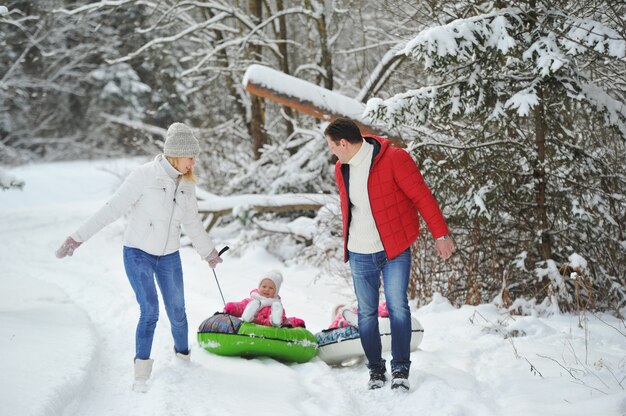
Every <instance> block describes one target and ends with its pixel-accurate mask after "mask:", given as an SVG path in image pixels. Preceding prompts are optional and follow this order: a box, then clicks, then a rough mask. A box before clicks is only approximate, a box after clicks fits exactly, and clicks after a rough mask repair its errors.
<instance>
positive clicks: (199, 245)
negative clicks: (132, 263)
mask: <svg viewBox="0 0 626 416" xmlns="http://www.w3.org/2000/svg"><path fill="white" fill-rule="evenodd" d="M162 158H163V155H158V156H157V157H156V158H155V159H154V160H153V161H152V162H148V163H146V164H144V165H141V166H139V167H137V168H135V169H134V170H133V171H132V172H131V173H130V175H128V177H127V178H126V180H125V181H124V183H122V185H121V186H120V187H119V189H118V190H117V191H116V192H115V194H114V195H113V196H112V197H111V199H110V200H109V201H108V202H107V203H106V204H105V205H104V206H103V207H102V208H101V209H100V210H99V211H98V212H96V213H95V214H94V215H93V216H92V217H91V218H89V219H88V220H87V221H86V222H85V223H84V224H83V225H82V226H81V227H80V228H79V229H78V231H76V232H75V233H74V234H73V235H72V238H73V239H74V240H76V241H87V240H88V239H89V238H91V237H92V236H93V235H94V234H96V233H97V232H98V231H100V230H101V229H102V228H104V227H105V226H107V225H108V224H110V223H112V222H113V221H115V220H116V219H118V218H119V217H121V216H122V215H124V214H125V213H126V212H127V211H128V210H129V209H130V218H129V220H128V226H127V228H126V231H125V233H124V245H125V246H127V247H134V248H138V249H140V250H143V251H145V252H146V253H149V254H152V255H155V256H162V255H167V254H171V253H173V252H175V251H176V250H178V249H179V248H180V233H181V225H182V226H183V227H184V228H185V232H186V233H187V235H188V236H189V238H190V239H191V242H192V244H193V246H194V248H195V249H196V251H197V252H198V253H199V254H200V256H201V257H202V258H206V257H207V256H208V255H209V253H210V252H211V251H212V250H213V248H214V247H215V245H214V244H213V242H212V241H211V239H210V238H209V236H208V234H207V233H206V231H205V229H204V227H203V225H202V222H201V220H200V216H199V215H198V201H197V199H196V188H195V184H194V183H192V182H189V181H186V180H184V179H180V180H175V179H172V178H171V177H170V176H169V175H168V173H167V172H166V171H165V169H164V168H163V166H162V165H161V163H160V160H161V159H162Z"/></svg>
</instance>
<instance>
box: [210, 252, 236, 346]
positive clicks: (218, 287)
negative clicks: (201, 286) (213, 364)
mask: <svg viewBox="0 0 626 416" xmlns="http://www.w3.org/2000/svg"><path fill="white" fill-rule="evenodd" d="M229 248H230V247H228V246H224V248H223V249H221V250H220V251H219V252H218V253H217V256H218V257H219V256H221V255H222V254H223V253H225V252H226V251H227V250H228V249H229ZM211 270H213V277H215V283H216V284H217V289H218V290H219V291H220V296H221V297H222V302H223V303H224V306H226V300H224V294H223V293H222V288H221V287H220V282H219V280H217V274H216V273H215V269H211ZM228 320H229V321H230V326H231V328H232V329H233V334H236V333H237V331H235V324H233V320H232V318H231V317H230V315H228Z"/></svg>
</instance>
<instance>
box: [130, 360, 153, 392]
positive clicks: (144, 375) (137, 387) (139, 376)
mask: <svg viewBox="0 0 626 416" xmlns="http://www.w3.org/2000/svg"><path fill="white" fill-rule="evenodd" d="M152 363H154V360H153V359H151V358H149V359H147V360H138V359H135V381H134V382H133V391H136V392H140V393H145V392H146V391H148V384H147V382H148V379H149V378H150V374H151V373H152Z"/></svg>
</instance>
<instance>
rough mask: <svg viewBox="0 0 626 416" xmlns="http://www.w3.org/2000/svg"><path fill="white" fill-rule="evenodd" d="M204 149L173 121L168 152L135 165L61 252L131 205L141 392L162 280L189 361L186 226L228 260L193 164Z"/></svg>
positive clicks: (130, 268)
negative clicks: (206, 215)
mask: <svg viewBox="0 0 626 416" xmlns="http://www.w3.org/2000/svg"><path fill="white" fill-rule="evenodd" d="M199 153H200V146H199V143H198V140H197V139H196V138H195V137H194V135H193V133H192V131H191V129H190V128H189V127H187V126H186V125H185V124H182V123H174V124H172V125H171V126H170V127H169V129H168V130H167V136H166V140H165V146H164V148H163V154H159V155H157V156H156V157H155V158H154V160H153V161H151V162H148V163H146V164H144V165H141V166H139V167H137V168H136V169H134V170H133V171H132V172H131V174H130V175H129V176H128V177H127V178H126V180H125V181H124V183H122V185H121V186H120V187H119V189H118V190H117V191H116V192H115V194H114V195H113V196H112V197H111V199H110V200H109V201H108V202H107V203H106V204H105V205H104V206H103V207H102V208H101V209H100V210H99V211H98V212H96V213H95V214H94V215H93V216H92V217H91V218H89V219H88V220H87V221H86V222H85V223H84V224H83V225H82V226H81V227H80V228H79V229H78V230H77V231H76V232H74V233H73V234H72V235H71V236H69V237H67V239H66V240H65V242H64V243H63V244H62V245H61V247H59V249H58V250H57V251H56V256H57V257H58V258H63V257H65V256H71V255H72V254H73V253H74V250H75V249H76V248H78V246H80V245H81V244H82V243H84V242H85V241H87V240H88V239H89V238H91V237H92V236H93V235H94V234H96V233H97V232H98V231H100V230H101V229H102V228H104V227H105V226H106V225H108V224H110V223H112V222H113V221H115V220H116V219H118V218H119V217H121V216H122V215H124V214H125V213H126V212H128V211H129V210H130V218H129V221H128V226H127V228H126V230H125V233H124V268H125V270H126V274H127V276H128V280H129V281H130V285H131V287H132V288H133V290H134V291H135V296H136V298H137V303H138V304H139V309H140V315H139V322H138V324H137V331H136V334H135V361H134V365H135V382H134V384H133V389H134V390H137V391H145V389H146V381H147V380H148V378H149V377H150V373H151V372H152V363H153V360H152V359H151V358H150V352H151V349H152V340H153V337H154V330H155V328H156V323H157V320H158V318H159V303H158V296H157V289H156V284H158V286H159V289H160V291H161V295H162V297H163V302H164V304H165V310H166V312H167V316H168V318H169V320H170V323H171V329H172V336H173V338H174V351H175V353H176V356H177V357H179V358H181V359H184V360H189V345H188V324H187V314H186V312H185V299H184V290H183V272H182V265H181V261H180V255H179V252H178V249H179V248H180V234H181V225H182V226H183V227H184V228H185V232H186V233H187V235H188V236H189V238H190V239H191V242H192V244H193V246H194V248H195V249H196V251H197V252H198V253H199V254H200V256H201V257H202V258H203V259H205V260H206V261H207V262H208V263H209V266H210V267H212V268H214V267H215V266H216V265H217V264H218V263H221V262H222V259H221V258H220V257H219V255H218V252H217V250H216V249H215V245H214V244H213V242H212V241H211V239H210V238H209V236H208V234H207V233H206V231H205V229H204V227H203V225H202V222H201V221H200V217H199V215H198V202H197V200H196V191H195V181H196V178H195V177H194V174H193V166H194V163H195V159H196V157H197V156H198V154H199ZM155 280H156V283H155Z"/></svg>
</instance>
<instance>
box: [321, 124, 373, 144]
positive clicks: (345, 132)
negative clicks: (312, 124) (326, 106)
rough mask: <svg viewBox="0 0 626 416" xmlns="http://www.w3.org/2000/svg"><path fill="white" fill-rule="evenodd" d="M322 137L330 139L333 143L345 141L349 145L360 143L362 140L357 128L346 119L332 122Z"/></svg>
mask: <svg viewBox="0 0 626 416" xmlns="http://www.w3.org/2000/svg"><path fill="white" fill-rule="evenodd" d="M324 135H325V136H328V137H330V139H331V140H332V141H333V142H338V141H339V140H341V139H345V140H347V141H348V142H349V143H360V142H361V141H362V140H363V136H361V131H360V130H359V127H358V126H357V125H356V124H355V123H354V121H352V120H350V119H348V118H338V119H336V120H333V122H332V123H330V124H329V125H328V126H327V127H326V129H325V130H324Z"/></svg>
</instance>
